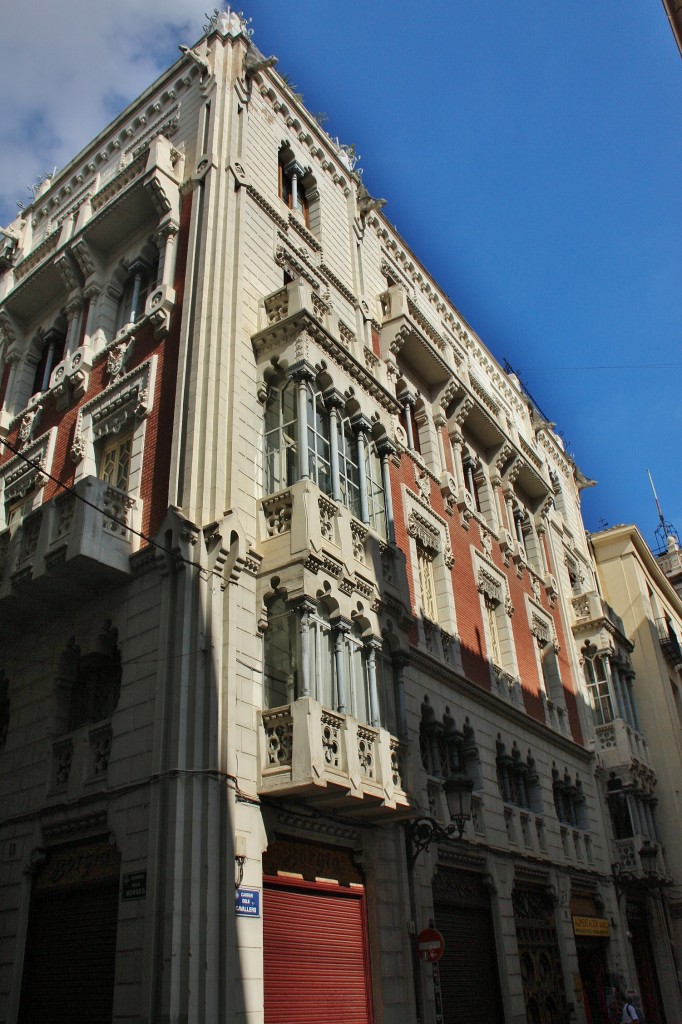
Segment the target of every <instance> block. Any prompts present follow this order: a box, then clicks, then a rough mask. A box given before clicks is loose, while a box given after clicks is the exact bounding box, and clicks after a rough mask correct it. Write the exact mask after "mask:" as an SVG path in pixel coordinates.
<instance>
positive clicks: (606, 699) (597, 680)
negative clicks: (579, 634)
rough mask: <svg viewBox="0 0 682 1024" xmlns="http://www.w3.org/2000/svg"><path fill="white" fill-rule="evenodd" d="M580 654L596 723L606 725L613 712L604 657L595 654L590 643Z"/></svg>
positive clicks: (612, 716) (610, 719)
mask: <svg viewBox="0 0 682 1024" xmlns="http://www.w3.org/2000/svg"><path fill="white" fill-rule="evenodd" d="M582 654H583V672H584V673H585V682H586V683H587V692H588V694H589V697H590V701H591V703H592V708H593V710H594V715H595V719H596V721H597V725H607V724H608V723H609V722H612V721H613V719H614V713H613V701H612V698H611V689H610V687H609V682H608V678H607V675H606V665H605V663H604V658H603V656H602V655H599V654H597V652H596V649H595V648H594V647H591V646H590V645H588V646H587V647H584V648H583V651H582Z"/></svg>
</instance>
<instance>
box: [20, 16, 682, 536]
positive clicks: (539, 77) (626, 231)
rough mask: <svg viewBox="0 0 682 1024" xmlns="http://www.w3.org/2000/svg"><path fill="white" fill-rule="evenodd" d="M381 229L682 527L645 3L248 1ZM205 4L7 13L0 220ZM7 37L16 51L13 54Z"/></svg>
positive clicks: (676, 72)
mask: <svg viewBox="0 0 682 1024" xmlns="http://www.w3.org/2000/svg"><path fill="white" fill-rule="evenodd" d="M243 7H244V11H245V14H246V15H247V16H249V17H251V18H252V19H253V27H254V30H255V32H254V42H255V43H256V44H257V45H258V46H259V48H260V49H261V50H263V52H265V53H267V54H270V53H274V54H276V55H277V56H278V57H279V59H280V63H279V70H280V71H283V72H286V73H287V74H288V75H289V76H290V78H291V79H292V80H293V81H294V82H295V83H296V84H297V85H298V87H299V89H300V91H301V92H302V93H303V96H304V101H305V103H306V105H307V106H308V108H309V109H310V110H312V111H313V112H314V113H317V112H320V111H324V112H325V113H326V114H327V115H328V121H327V123H326V126H325V127H326V128H327V130H328V131H329V132H330V134H331V135H334V136H338V137H339V138H340V140H341V141H342V142H344V143H354V144H355V145H356V147H357V150H358V152H359V153H360V154H361V156H362V160H361V167H362V168H363V169H364V181H365V184H366V185H367V187H368V188H369V190H370V192H371V193H372V194H373V195H377V196H383V197H385V198H386V199H387V200H388V203H387V205H386V207H385V208H384V214H385V215H386V216H387V217H388V219H389V220H390V221H391V222H392V223H393V224H395V226H396V227H397V229H398V230H399V231H400V233H401V234H402V236H403V238H404V239H405V241H406V242H407V243H408V244H409V245H410V247H411V248H412V249H413V250H414V252H415V253H416V255H417V256H418V257H419V258H420V259H421V260H422V262H423V263H424V264H425V265H426V267H427V268H428V269H429V271H430V272H431V273H432V274H433V276H434V277H435V279H436V280H437V281H438V283H439V285H440V286H441V287H442V288H443V289H444V290H445V291H446V292H447V294H448V295H449V297H450V298H451V299H452V301H453V302H454V303H455V304H456V305H457V307H458V308H459V310H460V311H461V313H462V315H463V316H465V317H466V318H467V320H468V321H469V323H470V324H471V325H472V327H473V328H474V329H475V330H476V331H477V333H478V334H479V335H480V337H481V338H482V339H483V341H484V342H485V343H486V344H487V345H488V347H489V348H490V349H491V350H492V352H493V353H494V355H495V356H497V358H498V359H500V360H502V359H507V360H509V362H510V363H511V365H512V366H513V367H514V368H515V369H517V370H518V372H519V374H520V376H521V377H522V378H523V380H524V381H525V382H526V384H527V386H528V388H529V390H530V392H531V394H532V395H533V397H534V398H535V400H536V402H537V403H538V404H539V405H540V407H541V408H542V410H543V411H544V412H545V414H546V415H547V416H548V417H549V418H550V419H551V420H553V421H555V422H556V423H557V427H558V429H559V430H560V431H561V432H562V434H563V436H564V439H565V441H566V443H567V446H568V448H569V450H570V451H571V453H572V454H573V455H574V457H575V458H576V461H577V462H578V464H579V466H580V467H581V468H582V470H583V472H584V473H585V474H586V476H588V477H592V478H594V479H596V480H597V481H598V486H597V487H595V488H592V489H590V490H588V491H586V492H585V494H584V502H583V511H584V516H585V520H586V524H587V526H588V528H589V529H598V528H599V527H600V522H602V521H604V522H606V523H608V524H609V525H615V524H616V523H620V522H635V523H637V525H638V526H639V527H640V529H641V530H642V532H643V534H644V536H645V537H646V538H647V539H648V540H649V541H652V540H653V531H654V528H655V527H656V525H657V513H656V508H655V505H654V501H653V497H652V495H651V490H650V487H649V482H648V478H647V473H646V470H647V468H650V469H651V471H652V474H653V476H654V480H655V483H656V488H657V491H658V495H659V498H660V500H661V503H662V506H663V511H664V512H665V515H666V518H667V519H668V520H671V521H672V522H673V523H674V524H675V525H676V526H677V528H678V530H680V531H681V532H682V486H681V484H680V454H679V453H680V438H681V435H682V431H681V429H680V428H681V426H682V403H681V402H680V400H679V395H680V372H681V370H682V350H681V345H680V340H681V339H680V335H681V323H682V318H681V316H680V291H681V288H680V282H682V252H681V241H682V208H681V204H680V189H679V173H680V167H682V131H681V130H680V114H679V111H680V99H681V93H682V61H681V60H680V57H679V52H678V50H677V47H676V45H675V41H674V39H673V36H672V33H671V32H670V29H669V27H668V24H667V20H666V16H665V12H664V9H663V5H662V4H661V3H660V2H659V0H651V2H647V3H642V2H641V0H625V2H624V3H623V4H621V5H619V6H616V7H614V6H613V5H612V4H601V3H595V2H594V0H575V2H574V3H572V4H570V5H568V6H567V5H565V4H559V3H547V0H523V2H521V3H519V0H498V2H497V3H495V4H490V3H487V4H484V3H482V2H480V0H478V2H477V0H430V2H429V0H425V2H422V3H421V4H420V5H418V6H417V5H415V4H408V3H407V2H405V0H393V2H391V3H390V4H389V3H388V2H386V0H370V2H367V0H362V2H361V0H344V2H343V3H340V2H332V0H327V2H323V0H289V2H288V3H286V4H282V3H276V2H275V0H245V2H244V5H243ZM211 9H212V5H208V4H206V2H205V0H204V2H203V3H202V2H201V0H199V2H197V0H163V2H162V0H145V3H144V4H142V5H139V4H138V3H137V2H136V0H110V2H109V3H107V4H104V3H103V2H101V0H97V2H94V3H93V2H92V0H60V3H59V4H55V3H54V0H28V2H21V3H20V2H19V0H5V4H4V5H3V11H2V14H1V15H0V25H2V28H3V38H4V39H5V41H6V45H5V48H4V53H3V61H2V63H1V64H0V88H2V94H3V97H4V104H3V109H2V110H0V139H1V140H2V145H1V146H0V222H2V223H7V222H8V221H9V220H11V219H12V218H13V216H14V214H15V212H16V200H17V199H24V200H25V199H26V198H27V197H28V192H27V190H26V186H27V185H29V184H31V183H32V182H33V181H34V180H35V178H36V176H37V175H38V174H40V173H42V172H44V171H46V170H51V169H52V168H53V166H55V165H57V166H63V165H64V164H65V163H66V162H68V160H69V159H70V158H71V157H72V156H74V155H75V154H76V152H77V151H78V150H79V149H80V148H81V147H82V146H83V145H84V144H85V143H86V142H87V141H88V140H89V139H90V138H91V137H93V136H94V135H95V134H96V133H97V132H98V131H99V130H100V129H101V128H103V127H104V126H105V124H106V123H107V121H108V120H109V119H110V118H111V117H113V116H114V115H115V114H116V113H118V112H119V110H120V109H122V107H123V106H124V105H125V103H126V102H127V100H129V99H131V98H133V97H134V96H135V95H137V94H138V93H139V92H141V91H142V89H143V88H145V86H146V85H148V84H150V82H151V81H152V80H153V79H154V77H155V76H156V75H157V74H158V73H159V72H160V71H161V70H162V69H163V68H164V67H166V66H167V65H168V64H169V63H171V62H172V61H173V60H175V58H176V56H177V45H178V44H179V43H187V44H191V43H193V42H195V41H196V39H197V38H198V37H199V36H200V35H201V32H202V25H203V23H204V21H205V17H204V12H205V11H206V10H211ZM12 39H14V40H15V41H16V43H17V45H16V46H11V45H9V46H8V45H7V41H9V40H12Z"/></svg>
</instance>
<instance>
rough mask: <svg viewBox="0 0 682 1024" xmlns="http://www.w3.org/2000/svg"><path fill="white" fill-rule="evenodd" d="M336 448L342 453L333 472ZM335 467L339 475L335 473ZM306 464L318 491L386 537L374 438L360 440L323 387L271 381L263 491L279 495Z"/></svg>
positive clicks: (287, 380)
mask: <svg viewBox="0 0 682 1024" xmlns="http://www.w3.org/2000/svg"><path fill="white" fill-rule="evenodd" d="M301 388H303V389H304V390H303V395H304V400H303V399H302V398H301ZM299 402H301V405H302V406H303V409H302V410H301V405H299ZM299 411H300V412H301V415H305V430H304V431H303V433H304V436H305V445H306V448H307V452H305V453H303V454H302V455H301V457H300V458H299V453H298V447H299V445H298V438H299V433H300V423H299ZM334 447H335V448H336V454H337V456H338V458H337V459H336V465H335V466H334V472H333V471H332V466H333V465H334V460H333V458H332V455H333V449H334ZM336 466H338V475H337V476H335V475H334V474H335V472H336ZM361 466H364V472H363V471H362V470H361ZM303 467H307V475H308V476H309V477H310V479H311V480H312V481H313V482H314V483H315V484H317V486H318V487H319V488H320V490H322V491H323V492H324V493H325V494H327V495H329V496H331V497H333V498H334V499H335V500H337V501H340V502H341V503H342V504H343V505H345V506H346V508H348V509H349V510H350V512H352V514H353V515H354V516H356V518H358V519H361V520H362V521H363V522H364V523H366V524H367V525H368V526H371V527H372V529H374V530H376V531H377V532H378V533H380V534H381V535H382V536H384V537H385V536H386V508H385V494H384V488H383V476H382V467H381V460H380V457H379V454H378V452H377V450H376V447H375V445H374V442H373V441H369V442H368V441H367V440H366V439H365V436H364V435H363V437H362V438H361V439H360V438H359V437H358V435H357V433H356V432H355V431H354V430H353V428H352V426H351V423H350V422H349V420H348V419H347V418H345V417H342V416H340V415H339V414H338V412H337V410H336V409H332V410H330V409H328V408H327V404H326V403H325V400H324V396H323V395H322V394H321V392H320V391H319V390H317V389H316V388H314V387H312V386H310V385H309V384H308V383H306V384H305V385H301V384H300V383H298V382H296V381H293V380H291V379H285V380H281V381H279V382H277V383H275V384H272V385H270V387H269V388H268V391H267V396H266V399H265V412H264V467H263V469H264V471H263V488H264V491H265V494H275V493H277V491H280V490H283V489H284V488H285V487H289V486H291V485H292V484H293V483H295V482H296V481H297V480H298V479H300V477H301V476H302V475H304V474H303Z"/></svg>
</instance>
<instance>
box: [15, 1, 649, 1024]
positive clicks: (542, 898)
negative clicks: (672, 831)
mask: <svg viewBox="0 0 682 1024" xmlns="http://www.w3.org/2000/svg"><path fill="white" fill-rule="evenodd" d="M274 63H275V61H274V59H266V58H263V57H262V56H261V55H260V54H259V52H258V51H257V50H256V48H255V47H254V46H253V44H252V42H251V39H250V34H249V32H248V31H247V29H246V26H245V24H244V23H243V21H242V20H241V19H240V18H239V17H237V16H236V15H234V14H229V13H224V14H221V15H220V16H216V17H215V18H214V19H213V21H212V24H211V28H210V31H209V33H208V35H207V36H206V37H204V38H203V39H202V40H200V42H199V43H198V44H197V46H196V47H195V48H194V49H192V50H185V52H184V53H183V56H182V58H181V59H180V60H179V61H178V62H177V64H176V65H174V67H172V68H171V69H170V70H169V71H168V72H167V73H166V74H165V75H164V76H162V78H161V79H160V80H159V81H158V82H156V83H155V84H154V85H153V86H151V87H150V88H149V89H148V90H147V92H146V93H145V94H143V95H142V96H141V97H139V99H138V100H136V101H135V102H134V103H133V104H132V105H131V106H130V107H129V108H128V109H127V110H126V111H125V112H124V113H123V114H122V115H121V116H120V117H119V118H118V119H117V120H116V121H115V122H114V123H113V124H112V125H110V126H109V127H108V128H107V129H106V130H105V131H104V132H103V133H102V134H101V135H100V136H99V137H98V138H97V139H96V140H94V141H93V142H92V143H91V144H90V145H89V146H88V147H87V148H86V149H85V150H84V151H83V152H82V153H81V154H80V155H79V156H78V157H76V158H75V159H74V160H73V161H72V163H71V164H69V165H68V166H67V167H66V168H64V170H62V171H61V172H60V173H59V174H58V175H57V176H56V177H55V178H54V179H53V180H51V181H50V182H48V183H45V184H44V185H43V186H42V187H41V189H40V190H38V193H37V194H36V196H35V200H34V202H33V203H32V204H31V206H30V207H29V208H28V209H27V210H26V211H24V212H23V213H22V215H21V216H20V217H18V218H17V220H16V221H15V222H14V223H13V224H11V225H9V226H8V228H7V229H5V230H4V232H3V248H2V251H1V253H0V268H1V276H0V328H1V330H2V342H1V347H0V403H1V404H0V439H1V444H0V518H1V519H2V521H1V523H0V527H1V530H0V606H1V611H2V615H1V617H0V628H1V629H2V631H3V636H4V639H3V653H2V660H1V661H0V669H1V670H2V675H1V677H0V678H1V689H0V713H1V715H2V718H1V720H0V723H1V728H0V787H1V793H2V799H1V801H0V805H1V806H2V808H3V810H2V820H1V821H0V861H1V863H2V866H3V871H2V876H1V877H2V887H3V906H4V908H5V919H4V921H5V923H4V925H3V930H2V934H1V937H0V943H1V944H2V958H1V960H0V963H1V964H2V966H1V967H0V1006H1V1009H0V1016H2V1019H4V1020H7V1021H12V1022H15V1021H22V1022H29V1021H38V1020H41V1021H44V1020H46V1019H50V1018H52V1019H57V1018H59V1019H61V1017H64V1018H66V1017H68V1018H69V1019H70V1020H80V1019H83V1020H86V1019H87V1020H88V1021H89V1022H93V1021H100V1020H101V1021H104V1020H111V1019H113V1020H116V1021H119V1020H121V1021H122V1020H124V1019H135V1020H144V1021H155V1022H156V1021H169V1022H170V1021H173V1022H176V1021H177V1022H179V1021H188V1020H192V1021H199V1020H201V1021H217V1020H218V1019H220V1020H229V1021H247V1020H248V1021H249V1022H251V1024H257V1022H262V1021H265V1022H268V1024H273V1022H275V1021H276V1022H279V1024H282V1022H286V1021H300V1020H301V1019H308V1020H322V1019H325V1020H327V1019H334V1020H337V1021H348V1022H351V1021H352V1022H354V1024H357V1022H359V1021H373V1020H376V1021H385V1022H386V1024H390V1022H395V1021H404V1020H410V1021H415V1020H420V1021H423V1022H432V1021H436V1019H438V1016H439V1014H442V1019H443V1020H445V1021H454V1020H458V1021H464V1020H466V1021H471V1022H474V1021H486V1022H490V1021H506V1022H507V1024H512V1022H514V1024H521V1022H523V1021H536V1020H541V1021H546V1022H554V1021H557V1022H558V1021H562V1022H563V1021H565V1020H567V1019H571V1020H575V1021H576V1022H579V1024H583V1022H585V1021H594V1020H597V1019H599V1017H600V1015H602V1016H603V1015H605V1014H606V1013H607V1012H608V1006H607V1003H608V1000H609V999H610V998H611V994H612V990H613V988H614V986H616V985H626V984H632V985H633V986H635V987H637V985H636V981H635V977H636V976H635V963H634V959H633V955H632V949H631V946H630V943H629V941H628V938H627V934H626V932H627V921H626V918H625V916H624V915H621V909H620V907H619V903H618V900H617V897H616V892H615V890H614V886H613V880H612V875H611V865H612V863H613V861H614V860H615V859H616V841H615V839H614V835H613V830H612V824H611V817H610V815H609V813H608V806H607V787H606V782H605V776H604V769H603V765H602V759H601V756H600V754H599V752H598V750H597V748H596V739H595V736H596V735H597V734H598V731H599V730H598V729H597V733H595V710H594V709H593V704H592V703H591V699H592V698H593V697H594V693H595V692H598V691H599V682H600V676H599V671H600V669H599V667H598V666H597V667H596V668H595V679H594V680H593V679H592V677H591V676H589V674H587V675H586V669H585V668H584V665H583V664H582V662H583V660H584V659H585V658H587V659H588V660H589V663H590V665H592V664H593V656H592V654H591V648H589V649H588V650H587V653H585V651H584V648H585V644H586V643H588V642H592V639H593V637H592V634H591V633H590V632H589V630H587V631H586V630H584V629H583V625H585V624H586V623H587V621H588V620H587V618H586V617H585V615H584V614H583V606H585V607H588V606H589V608H591V607H592V606H591V605H590V602H591V601H592V602H593V601H594V600H595V598H594V594H595V592H596V585H595V582H594V575H593V568H592V561H591V555H590V551H589V548H588V546H587V543H586V540H585V536H584V529H583V525H582V521H581V516H580V501H579V492H580V489H581V487H583V486H584V485H585V483H586V481H585V480H584V478H583V477H582V476H581V474H580V473H579V471H578V470H577V468H576V466H575V464H574V463H573V461H572V460H571V459H570V458H569V457H568V456H567V455H566V453H565V451H564V450H563V446H562V443H561V441H560V439H559V437H558V436H557V435H556V434H555V433H554V431H553V429H552V425H551V424H549V423H547V422H546V421H544V420H543V419H542V417H541V415H540V414H539V412H538V410H537V409H536V408H535V407H534V406H533V404H532V402H531V401H530V400H529V398H528V396H527V395H526V394H525V393H524V392H523V389H522V388H521V386H520V384H519V382H518V381H517V380H516V379H515V377H514V376H513V375H509V374H508V373H506V372H505V371H504V370H503V369H502V368H501V367H500V366H499V364H498V363H497V362H496V360H495V359H494V357H493V356H492V355H491V354H490V352H489V351H488V350H487V349H486V348H485V345H484V344H483V343H482V342H481V340H480V339H479V338H478V337H477V336H476V334H475V333H474V331H473V330H472V328H471V327H470V326H469V325H468V324H467V323H466V322H465V321H464V320H463V319H462V317H461V316H460V314H459V313H458V311H457V309H456V308H455V307H454V306H453V305H452V304H451V302H450V301H449V300H448V299H447V298H446V296H445V294H444V293H443V292H442V291H441V290H440V289H439V287H438V285H437V284H436V283H435V282H434V281H433V280H432V279H431V278H430V276H429V275H428V272H427V271H426V270H425V268H424V267H423V266H422V264H421V263H420V262H419V261H418V259H417V258H416V257H415V256H414V254H413V253H411V252H410V251H409V249H407V247H406V246H405V244H404V242H403V241H402V240H401V238H400V237H399V236H398V234H397V233H396V231H395V230H394V229H393V228H392V227H391V226H390V225H389V223H388V222H387V221H386V220H385V219H384V217H383V216H382V214H381V207H382V205H383V201H382V200H376V199H373V198H372V197H371V196H370V195H369V194H368V193H367V190H366V189H365V188H364V186H363V185H362V183H361V179H360V177H359V175H358V174H357V173H356V172H355V170H354V168H353V156H352V152H350V151H349V150H347V149H344V148H343V147H342V146H339V144H338V143H337V142H335V141H334V140H332V139H331V138H330V137H329V136H328V135H327V134H326V133H325V132H324V131H323V130H322V129H321V128H320V126H319V125H318V124H317V122H316V121H315V120H314V118H313V117H312V116H311V115H310V114H309V113H308V112H307V111H306V110H305V108H304V107H303V106H302V105H301V103H300V101H299V99H298V98H297V97H296V96H294V95H293V93H292V92H291V91H290V89H289V88H288V86H287V85H286V83H285V82H284V81H283V79H282V78H280V77H279V75H278V74H277V72H276V70H275V69H274ZM590 614H591V613H590ZM600 614H601V612H600ZM590 621H592V619H590ZM574 634H575V636H574ZM614 635H615V634H614ZM619 638H620V639H619V642H620V643H621V647H622V648H623V652H624V653H623V655H622V657H623V658H624V659H625V661H626V662H627V658H628V656H629V650H630V649H629V647H628V645H627V641H625V639H624V638H621V637H620V634H619ZM600 650H601V648H599V649H598V651H597V653H599V651H600ZM590 659H592V660H590ZM585 664H587V662H585ZM600 700H602V696H601V694H599V696H598V698H597V699H596V701H595V702H594V708H598V707H599V706H600V705H599V701H600ZM596 714H597V719H596V722H597V725H599V723H600V721H601V720H600V719H599V712H598V711H597V712H596ZM645 768H646V771H648V770H649V769H648V767H647V766H646V765H645ZM643 770H644V769H643ZM646 771H645V775H646ZM646 780H648V781H649V782H651V784H653V783H652V780H651V776H650V775H646ZM457 796H462V797H464V798H466V797H470V798H471V812H470V814H468V815H467V816H466V820H463V821H462V826H463V834H462V836H461V838H460V839H457V838H454V839H453V838H452V836H448V835H446V829H447V826H448V824H449V819H450V812H449V811H448V801H449V800H450V801H451V800H452V798H453V797H455V798H456V797H457ZM451 831H452V830H451ZM455 832H456V830H455ZM235 887H236V889H237V899H236V904H235ZM430 922H434V923H435V927H436V929H437V930H438V931H439V932H440V933H441V934H442V935H443V936H444V938H445V951H444V955H443V957H442V959H441V961H440V964H439V970H438V971H437V972H434V968H433V964H432V963H426V962H421V961H420V960H419V957H418V944H417V936H418V933H420V932H421V931H422V930H423V929H424V928H426V927H427V926H429V923H430ZM84 978H87V979H88V982H87V984H85V985H84V984H83V983H82V982H83V979H84ZM60 1015H61V1016H60Z"/></svg>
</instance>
